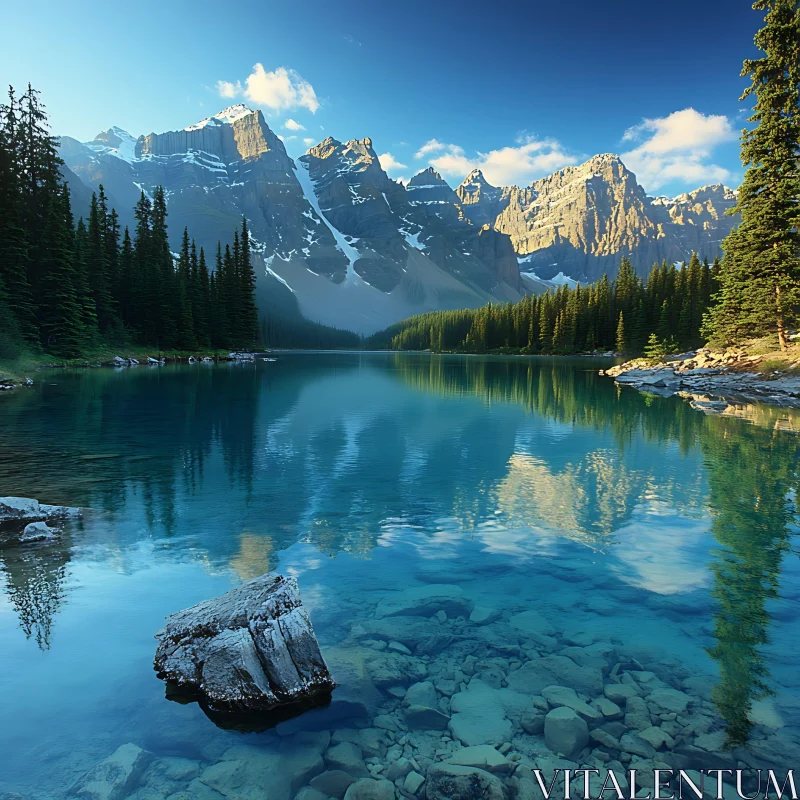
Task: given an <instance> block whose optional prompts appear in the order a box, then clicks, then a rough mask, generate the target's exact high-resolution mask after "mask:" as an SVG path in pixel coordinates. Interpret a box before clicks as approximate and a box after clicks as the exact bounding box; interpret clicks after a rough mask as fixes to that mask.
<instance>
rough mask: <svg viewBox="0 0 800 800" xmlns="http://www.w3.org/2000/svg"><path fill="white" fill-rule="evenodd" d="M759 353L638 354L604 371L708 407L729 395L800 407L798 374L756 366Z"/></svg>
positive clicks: (723, 403)
mask: <svg viewBox="0 0 800 800" xmlns="http://www.w3.org/2000/svg"><path fill="white" fill-rule="evenodd" d="M760 359H761V356H748V355H746V354H745V353H744V352H743V351H741V350H726V351H725V352H723V353H717V352H713V351H711V350H709V349H707V348H703V349H700V350H697V351H690V352H688V353H681V354H679V355H675V356H669V357H667V359H666V360H665V361H663V362H661V363H658V364H653V363H652V362H650V361H648V360H646V359H643V358H638V359H634V360H633V361H628V362H626V363H625V364H619V365H617V366H615V367H611V368H610V369H607V370H605V371H603V373H602V374H605V375H608V376H609V377H612V378H614V379H615V380H616V382H617V383H620V384H627V385H629V386H634V387H636V388H637V389H641V390H643V391H648V392H651V393H655V394H661V395H665V396H668V395H673V394H675V395H681V396H684V397H686V398H687V399H689V400H691V401H692V405H693V406H694V407H695V408H697V409H698V410H701V411H704V412H705V413H720V412H722V411H724V410H725V409H726V408H727V406H728V400H729V399H745V400H760V401H762V402H767V403H771V404H773V405H780V406H787V407H796V408H800V377H798V376H792V375H784V374H782V373H781V372H780V371H772V372H771V373H770V374H765V373H763V372H754V371H752V370H755V369H757V368H758V362H759V361H760Z"/></svg>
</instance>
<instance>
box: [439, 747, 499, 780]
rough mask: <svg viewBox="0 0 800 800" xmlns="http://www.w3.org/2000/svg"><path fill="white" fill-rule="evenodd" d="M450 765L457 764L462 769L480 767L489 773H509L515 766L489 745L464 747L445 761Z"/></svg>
mask: <svg viewBox="0 0 800 800" xmlns="http://www.w3.org/2000/svg"><path fill="white" fill-rule="evenodd" d="M445 761H446V763H448V764H457V765H458V766H460V767H478V768H479V769H485V770H486V771H487V772H499V773H504V774H505V773H509V772H511V770H512V769H513V766H514V765H513V764H512V763H511V762H510V761H509V760H508V759H507V758H506V757H505V756H504V755H503V754H502V753H500V752H499V751H498V750H496V749H495V748H494V747H492V746H491V745H488V744H481V745H477V746H475V747H462V748H461V749H460V750H456V752H455V753H453V755H451V756H450V757H449V758H446V759H445Z"/></svg>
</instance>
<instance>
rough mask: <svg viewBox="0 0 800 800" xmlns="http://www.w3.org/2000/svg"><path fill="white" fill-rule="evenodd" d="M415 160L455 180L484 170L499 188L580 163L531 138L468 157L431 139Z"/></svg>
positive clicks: (556, 146) (551, 143) (456, 147)
mask: <svg viewBox="0 0 800 800" xmlns="http://www.w3.org/2000/svg"><path fill="white" fill-rule="evenodd" d="M414 157H415V158H428V163H429V164H430V165H431V166H432V167H434V168H435V169H436V170H437V171H438V172H440V173H442V175H446V176H448V177H453V178H463V177H464V176H465V175H467V174H468V173H469V172H471V171H472V170H473V169H480V170H481V171H482V172H483V174H484V177H485V178H486V180H487V181H489V183H492V184H494V185H495V186H507V185H509V184H517V185H520V186H524V185H526V184H528V183H530V182H531V181H533V180H535V179H536V178H540V177H542V176H543V175H547V174H548V173H550V172H553V171H554V170H557V169H560V168H561V167H565V166H567V165H568V164H575V163H577V161H578V157H577V156H575V155H573V154H572V153H569V152H568V151H567V150H565V148H564V147H563V146H562V145H561V144H560V143H559V142H557V141H556V140H555V139H537V138H536V137H535V136H532V135H530V134H522V135H521V136H519V137H518V138H517V146H516V147H514V146H507V147H501V148H500V149H498V150H490V151H488V152H486V153H481V152H476V153H475V154H474V155H468V154H467V153H466V151H465V150H464V148H463V147H460V146H459V145H457V144H446V143H444V142H440V141H438V140H437V139H429V140H428V141H427V142H426V143H425V144H424V145H422V147H420V149H419V150H417V152H416V153H415V154H414Z"/></svg>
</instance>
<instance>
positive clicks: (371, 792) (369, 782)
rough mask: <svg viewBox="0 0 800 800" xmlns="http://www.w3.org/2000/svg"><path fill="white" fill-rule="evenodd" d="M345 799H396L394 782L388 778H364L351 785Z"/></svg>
mask: <svg viewBox="0 0 800 800" xmlns="http://www.w3.org/2000/svg"><path fill="white" fill-rule="evenodd" d="M344 800H394V784H393V783H392V782H391V781H387V780H377V781H376V780H373V779H371V778H362V779H361V780H360V781H356V782H355V783H354V784H352V786H350V788H349V789H348V790H347V794H345V796H344Z"/></svg>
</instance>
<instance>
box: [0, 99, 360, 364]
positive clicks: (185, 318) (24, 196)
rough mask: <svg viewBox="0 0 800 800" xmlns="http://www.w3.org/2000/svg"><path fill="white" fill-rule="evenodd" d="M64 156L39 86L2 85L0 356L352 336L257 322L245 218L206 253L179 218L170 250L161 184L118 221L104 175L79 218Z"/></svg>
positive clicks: (315, 342) (286, 321) (288, 343)
mask: <svg viewBox="0 0 800 800" xmlns="http://www.w3.org/2000/svg"><path fill="white" fill-rule="evenodd" d="M62 167H63V161H62V159H61V158H60V157H59V154H58V139H57V138H56V137H54V136H52V135H51V134H50V131H49V127H48V120H47V113H46V110H45V107H44V105H43V104H42V102H41V100H40V97H39V92H38V91H37V90H35V89H33V88H32V87H31V86H30V85H29V86H28V88H27V89H26V91H25V92H24V93H23V94H22V95H21V96H19V97H18V96H17V95H16V93H15V91H14V89H13V88H12V87H10V88H9V93H8V101H7V103H4V104H2V105H0V359H6V360H14V359H16V358H19V357H20V356H21V355H23V354H40V355H42V356H54V357H56V358H58V359H80V358H83V357H90V356H91V355H92V354H93V353H96V352H98V351H100V350H103V349H107V348H109V347H111V348H120V349H121V350H123V351H124V350H125V348H135V347H146V348H151V349H153V350H154V352H159V353H162V352H165V351H181V352H210V351H217V350H245V349H246V350H252V349H254V348H258V347H267V346H276V347H357V346H358V344H359V343H360V340H359V337H358V336H356V335H355V334H352V333H350V332H348V331H339V330H336V329H333V328H328V327H326V326H324V325H318V324H315V323H312V322H307V321H306V320H302V319H293V318H291V317H289V316H275V315H268V316H267V317H265V318H264V319H262V320H261V322H260V323H259V318H258V309H257V307H256V296H255V286H256V276H255V271H254V268H253V262H252V255H251V241H250V234H249V231H248V227H247V220H246V219H242V223H241V228H240V229H239V230H236V231H232V234H233V236H232V241H231V242H228V243H225V244H224V245H223V244H222V243H221V242H219V243H218V244H217V247H216V252H215V253H212V254H207V253H206V252H205V250H204V249H203V248H202V247H200V248H198V247H197V245H196V243H195V241H194V239H192V238H191V236H190V233H189V230H188V229H184V231H183V234H182V238H181V245H180V249H179V252H177V253H175V252H172V250H171V248H170V242H169V230H168V211H167V201H166V197H165V193H164V190H163V188H162V187H160V186H159V187H156V188H155V189H154V190H153V192H152V195H150V194H148V193H147V192H145V191H144V190H142V193H141V197H140V199H139V201H138V202H137V204H136V206H135V209H134V216H135V219H136V225H135V229H134V230H133V231H130V230H129V229H128V228H127V227H125V228H124V229H121V227H120V224H119V215H118V213H117V211H116V209H114V208H110V207H109V204H108V200H107V197H106V195H105V192H104V190H103V187H102V185H101V186H99V187H98V191H97V192H96V193H93V195H92V201H91V206H90V209H89V213H88V215H87V217H86V218H85V219H84V218H83V217H81V218H79V219H77V221H76V220H75V217H74V214H73V209H72V203H71V198H70V191H69V186H68V184H67V182H66V181H65V180H64V178H63V176H62V172H61V170H62Z"/></svg>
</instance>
